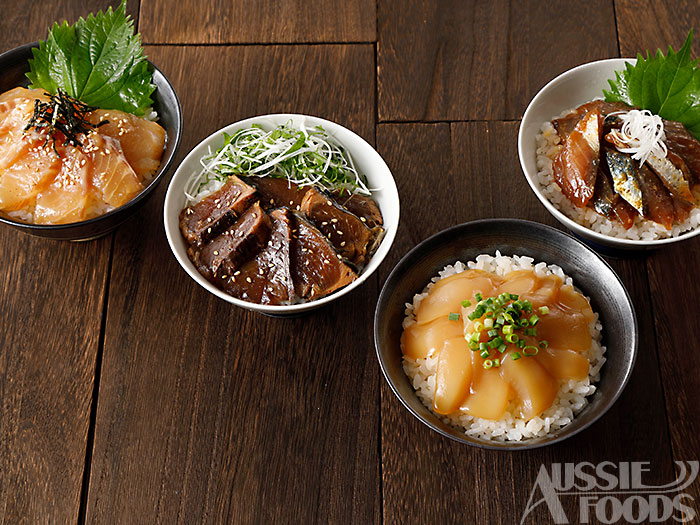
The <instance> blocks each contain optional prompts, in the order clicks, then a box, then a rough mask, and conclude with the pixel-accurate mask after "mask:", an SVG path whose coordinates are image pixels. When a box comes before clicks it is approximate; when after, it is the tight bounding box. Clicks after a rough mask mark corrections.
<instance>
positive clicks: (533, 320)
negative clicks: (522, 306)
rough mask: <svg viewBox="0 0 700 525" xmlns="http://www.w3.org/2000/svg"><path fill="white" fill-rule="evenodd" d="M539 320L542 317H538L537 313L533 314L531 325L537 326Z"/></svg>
mask: <svg viewBox="0 0 700 525" xmlns="http://www.w3.org/2000/svg"><path fill="white" fill-rule="evenodd" d="M539 322H540V318H539V317H537V314H532V316H531V317H530V326H535V325H536V324H537V323H539Z"/></svg>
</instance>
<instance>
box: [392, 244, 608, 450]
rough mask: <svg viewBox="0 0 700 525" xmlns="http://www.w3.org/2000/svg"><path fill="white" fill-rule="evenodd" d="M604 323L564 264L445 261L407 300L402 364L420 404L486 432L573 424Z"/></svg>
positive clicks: (522, 436)
mask: <svg viewBox="0 0 700 525" xmlns="http://www.w3.org/2000/svg"><path fill="white" fill-rule="evenodd" d="M601 339H602V326H601V324H600V322H599V320H598V314H597V313H595V312H593V310H592V309H591V305H590V302H589V300H588V298H587V297H585V296H584V295H582V294H581V293H580V292H579V291H578V290H576V289H575V288H574V286H573V282H572V280H571V278H570V277H568V276H567V275H565V274H564V272H563V271H562V269H561V268H559V267H558V266H555V265H548V264H546V263H544V262H537V263H536V262H535V261H534V260H533V259H532V258H531V257H520V256H517V255H514V256H512V257H506V256H503V255H501V254H500V253H499V252H496V253H495V255H493V256H492V255H488V254H482V255H479V256H478V257H476V259H475V260H474V261H469V262H467V263H466V264H465V263H463V262H460V261H458V262H455V263H454V264H453V265H449V266H447V267H445V268H444V269H443V270H442V271H441V272H440V273H439V275H437V276H436V277H434V278H433V279H432V281H431V282H430V283H429V284H428V285H427V286H426V288H425V289H424V290H423V291H422V292H421V293H418V294H416V295H415V296H414V298H413V301H412V302H411V303H407V304H406V310H405V318H404V321H403V333H402V336H401V352H402V355H403V369H404V372H405V373H406V375H407V376H408V377H409V379H410V382H411V384H412V386H413V388H414V389H415V391H416V394H417V395H418V397H419V399H420V400H421V401H422V402H423V404H424V405H425V406H426V407H428V408H429V409H430V410H431V411H433V412H434V413H435V414H436V415H438V416H439V417H440V418H441V419H442V420H443V421H444V422H445V423H447V424H450V425H452V426H454V427H456V428H460V429H461V430H463V431H464V432H465V433H466V434H467V435H468V436H471V437H476V438H479V439H484V440H495V441H502V442H505V441H511V442H512V441H521V440H527V439H532V438H537V437H543V436H545V435H547V434H549V433H551V432H554V431H556V430H558V429H560V428H562V427H564V426H566V425H568V424H569V423H571V422H572V421H573V420H574V418H575V417H576V415H577V414H579V413H580V412H581V411H582V410H583V409H584V408H585V407H586V405H587V404H588V400H587V397H588V396H590V395H592V394H593V393H594V392H595V391H596V385H595V384H596V382H597V381H598V380H599V379H600V370H601V367H602V366H603V364H604V363H605V360H606V359H605V357H604V354H605V351H606V349H605V347H604V346H602V344H601Z"/></svg>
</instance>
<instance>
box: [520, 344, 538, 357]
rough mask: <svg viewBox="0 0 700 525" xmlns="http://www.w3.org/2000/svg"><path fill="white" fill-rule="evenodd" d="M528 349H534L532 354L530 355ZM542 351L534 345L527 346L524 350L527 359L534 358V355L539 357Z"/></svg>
mask: <svg viewBox="0 0 700 525" xmlns="http://www.w3.org/2000/svg"><path fill="white" fill-rule="evenodd" d="M528 349H532V350H531V352H530V353H528ZM539 351H540V349H539V348H537V347H536V346H532V345H527V346H526V347H524V348H523V354H525V355H526V356H527V357H532V356H533V355H537V354H538V353H539Z"/></svg>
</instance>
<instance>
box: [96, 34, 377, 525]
mask: <svg viewBox="0 0 700 525" xmlns="http://www.w3.org/2000/svg"><path fill="white" fill-rule="evenodd" d="M148 52H149V53H150V54H151V55H152V57H153V59H154V61H156V62H157V63H158V65H159V66H160V67H162V68H163V70H164V71H165V73H166V74H167V75H168V76H169V77H170V78H171V80H173V82H174V84H175V87H176V89H177V91H178V93H179V95H180V97H181V98H182V100H185V101H187V103H185V104H184V111H185V137H184V139H183V148H182V152H181V154H180V157H182V156H184V154H186V153H187V151H188V150H189V149H190V148H191V147H192V146H193V145H194V144H195V143H197V142H198V141H199V140H201V138H202V137H204V136H206V135H207V134H209V133H210V132H212V131H214V130H215V129H217V128H219V127H221V126H223V125H224V124H227V123H230V122H232V121H235V120H238V119H240V118H243V117H247V116H249V115H251V114H264V113H268V112H275V111H287V112H288V111H299V112H308V113H312V114H317V115H320V116H323V117H327V118H331V119H333V120H336V121H338V122H340V123H343V124H345V125H348V126H349V127H351V128H353V129H355V130H356V131H357V132H359V133H360V134H362V135H364V136H365V137H368V138H369V140H370V141H373V139H374V136H373V135H374V133H373V131H374V126H373V121H372V117H371V115H372V107H373V99H374V82H373V52H372V47H371V46H353V47H348V46H342V47H341V46H327V47H326V46H324V47H319V46H312V47H294V46H285V47H250V46H248V47H245V48H241V49H235V50H234V49H233V48H231V49H228V50H226V53H222V49H221V48H212V47H206V48H202V47H188V48H173V47H158V48H149V49H148ZM222 57H225V60H222ZM214 60H218V62H219V63H220V64H221V68H219V69H212V68H210V67H209V64H211V63H212V62H213V61H214ZM184 65H187V67H183V66H184ZM283 66H284V67H283ZM302 71H303V72H305V73H308V74H304V75H302V74H301V72H302ZM272 72H277V73H276V74H271V73H272ZM261 78H265V79H268V81H267V82H266V83H265V88H264V89H260V84H259V82H260V79H261ZM203 85H204V86H222V85H225V86H227V90H226V91H225V92H220V91H219V90H215V91H210V90H203V89H202V87H201V86H203ZM164 189H165V187H164V186H163V187H162V188H161V189H160V191H159V193H158V195H157V196H156V198H155V199H154V200H155V201H156V202H158V201H161V200H162V196H163V193H164ZM113 268H114V271H113V273H112V281H111V285H112V287H113V288H112V290H113V292H111V293H110V301H109V307H108V317H107V330H106V337H105V350H104V360H103V366H102V378H101V383H100V394H99V403H98V413H97V423H96V431H95V450H94V456H93V457H94V461H93V465H92V473H91V479H90V495H89V505H88V515H87V519H88V521H90V522H95V523H113V522H125V521H128V520H129V518H130V517H131V516H134V515H136V516H139V517H140V518H139V519H141V520H143V521H144V522H148V523H199V522H227V523H230V522H239V523H240V522H244V523H251V522H260V523H281V522H286V521H289V520H292V521H299V522H326V521H331V522H347V521H352V522H356V523H375V522H378V521H379V519H380V512H379V508H380V503H379V457H378V453H377V451H378V449H379V409H378V402H379V392H378V386H379V371H378V367H377V364H376V357H375V355H374V350H373V346H372V335H371V334H372V315H373V307H374V303H375V301H376V296H377V290H376V281H375V280H374V279H371V280H370V282H368V283H366V284H365V285H364V286H363V287H361V288H360V289H358V290H356V291H355V292H354V293H352V294H350V295H349V296H347V297H345V298H343V299H341V300H339V301H338V302H337V303H333V304H332V305H331V306H329V307H327V308H323V309H322V310H320V311H318V312H314V313H312V314H310V315H308V316H304V317H300V318H298V319H291V320H282V319H274V318H269V317H265V316H262V315H259V314H252V313H248V312H246V311H244V310H242V309H239V308H236V307H234V306H232V305H230V304H228V303H225V302H223V301H221V300H219V299H217V298H215V297H214V296H212V295H211V294H209V293H207V292H206V291H204V290H203V289H202V288H200V287H199V286H198V285H197V284H196V283H195V282H194V281H192V279H190V278H189V277H188V276H187V275H186V274H185V273H184V272H183V271H182V270H181V269H180V267H179V266H178V264H177V262H176V261H175V259H174V257H173V256H172V254H171V253H170V250H169V248H168V245H167V242H166V240H165V235H164V232H163V226H162V217H161V209H160V208H159V207H158V206H157V205H154V206H150V207H148V209H147V210H145V211H144V212H143V213H142V214H141V215H139V216H138V217H137V218H136V220H135V222H134V224H133V225H132V227H131V228H129V229H123V230H122V231H120V233H119V235H118V236H117V237H116V246H115V258H114V266H113Z"/></svg>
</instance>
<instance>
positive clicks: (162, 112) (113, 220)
mask: <svg viewBox="0 0 700 525" xmlns="http://www.w3.org/2000/svg"><path fill="white" fill-rule="evenodd" d="M37 46H38V43H37V42H34V43H32V44H25V45H23V46H20V47H16V48H15V49H12V50H10V51H7V52H6V53H3V54H2V55H0V93H4V92H5V91H7V90H9V89H12V88H14V87H17V86H24V87H26V86H27V85H28V84H29V81H28V80H27V77H25V73H26V72H27V71H29V64H28V63H27V61H28V60H29V59H30V58H31V57H32V48H33V47H37ZM151 66H153V64H151ZM153 83H154V84H155V85H156V90H155V92H154V93H153V100H154V104H153V109H155V111H156V112H157V113H158V123H159V124H160V125H161V126H163V128H164V129H165V132H166V142H165V151H164V152H163V157H162V159H161V162H160V167H159V168H158V171H157V172H156V174H155V176H154V178H153V180H152V181H151V183H150V184H149V185H148V186H147V187H146V188H145V189H144V190H143V191H142V192H141V193H139V194H138V195H137V196H136V197H134V198H133V199H132V200H130V201H129V202H127V203H126V204H124V205H123V206H120V207H119V208H117V209H115V210H112V211H110V212H108V213H105V214H104V215H100V216H99V217H95V218H94V219H89V220H87V221H80V222H73V223H69V224H55V225H53V224H27V223H25V222H21V221H16V220H13V219H10V218H9V217H7V216H6V215H2V214H1V213H0V222H1V223H3V224H7V225H8V226H11V227H13V228H17V229H18V230H21V231H23V232H25V233H28V234H30V235H36V236H38V237H48V238H50V239H58V240H71V241H80V240H88V239H94V238H95V237H100V236H102V235H105V234H107V233H109V232H111V231H112V230H114V229H115V228H116V227H117V226H119V225H120V224H121V223H123V222H124V221H125V220H126V219H127V218H129V216H131V215H132V214H133V213H134V212H135V211H136V210H138V209H139V207H140V206H142V205H143V204H144V203H145V202H146V200H147V199H148V197H149V195H151V194H152V193H153V190H154V189H155V187H156V186H157V185H158V183H160V181H161V179H163V176H164V175H165V173H166V172H167V171H168V168H170V165H171V164H172V161H173V159H174V158H175V154H176V152H177V148H178V146H179V145H180V136H181V133H182V111H181V109H180V101H179V100H178V98H177V94H176V93H175V90H174V89H173V86H172V85H171V84H170V82H169V81H168V79H167V78H165V75H163V73H161V72H160V70H159V69H158V68H157V67H155V66H153Z"/></svg>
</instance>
